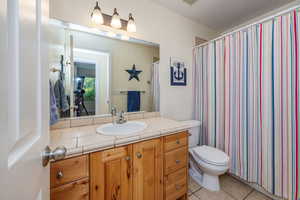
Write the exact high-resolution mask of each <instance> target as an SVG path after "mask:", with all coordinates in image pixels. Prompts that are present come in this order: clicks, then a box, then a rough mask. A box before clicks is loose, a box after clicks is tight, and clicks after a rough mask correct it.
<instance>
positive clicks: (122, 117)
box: [117, 110, 127, 124]
mask: <svg viewBox="0 0 300 200" xmlns="http://www.w3.org/2000/svg"><path fill="white" fill-rule="evenodd" d="M126 121H127V120H126V119H125V117H124V111H123V110H122V111H121V112H120V113H119V115H118V119H117V124H124V123H126Z"/></svg>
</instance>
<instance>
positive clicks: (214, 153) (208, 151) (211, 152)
mask: <svg viewBox="0 0 300 200" xmlns="http://www.w3.org/2000/svg"><path fill="white" fill-rule="evenodd" d="M193 154H194V155H195V156H196V157H198V159H201V160H203V161H205V162H207V163H209V164H214V165H226V164H228V162H229V156H228V155H227V154H226V153H224V152H223V151H220V150H218V149H216V148H213V147H210V146H206V145H203V146H199V147H195V148H193Z"/></svg>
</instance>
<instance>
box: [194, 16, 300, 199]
mask: <svg viewBox="0 0 300 200" xmlns="http://www.w3.org/2000/svg"><path fill="white" fill-rule="evenodd" d="M299 23H300V12H299V11H298V10H295V11H293V12H291V13H289V14H286V15H283V16H279V17H276V18H274V19H273V20H270V21H268V22H264V23H262V24H258V25H254V26H251V27H249V28H246V29H245V30H242V31H238V32H235V33H233V34H231V35H227V36H225V37H224V38H222V39H220V40H217V41H213V42H210V43H208V44H207V45H205V46H201V47H197V48H195V49H194V51H193V54H194V73H193V74H194V93H195V94H194V96H195V118H196V119H197V120H200V121H201V122H202V126H201V139H200V140H201V141H200V143H201V144H208V145H210V146H214V147H217V148H219V149H222V150H223V151H225V152H226V153H227V154H228V155H229V156H230V169H229V172H230V173H232V174H234V175H236V176H238V177H240V178H242V179H244V180H246V181H248V182H251V183H256V184H258V185H259V186H261V187H262V188H264V189H265V190H267V191H268V192H270V193H272V194H274V195H276V196H279V197H284V198H286V199H289V200H297V199H300V189H299V188H300V187H299V180H300V176H299V172H300V169H299V168H300V167H299V165H300V163H299V159H300V156H299V154H300V152H299V145H300V144H299V143H300V140H299V125H300V119H299V117H300V116H299V115H300V112H299V106H300V105H299V101H300V100H299V99H300V96H299V92H300V91H299V90H300V88H299V86H300V85H299V84H300V82H299V79H300V66H299V59H300V54H299V51H300V49H299V48H300V45H299V43H300V30H299V28H300V27H299Z"/></svg>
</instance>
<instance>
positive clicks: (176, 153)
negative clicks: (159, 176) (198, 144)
mask: <svg viewBox="0 0 300 200" xmlns="http://www.w3.org/2000/svg"><path fill="white" fill-rule="evenodd" d="M187 152H188V148H187V146H185V147H181V148H179V149H176V150H173V151H170V152H167V153H165V160H164V162H165V165H164V166H165V175H167V174H170V173H172V172H174V171H176V170H177V169H180V168H183V167H186V166H187V158H188V156H187V154H188V153H187Z"/></svg>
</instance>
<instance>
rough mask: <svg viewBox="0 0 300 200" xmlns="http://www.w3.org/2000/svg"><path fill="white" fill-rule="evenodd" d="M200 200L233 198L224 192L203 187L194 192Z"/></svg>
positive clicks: (226, 199) (229, 199)
mask: <svg viewBox="0 0 300 200" xmlns="http://www.w3.org/2000/svg"><path fill="white" fill-rule="evenodd" d="M194 195H195V196H197V197H198V198H199V199H200V200H234V199H233V198H232V197H231V196H229V195H228V194H227V193H226V192H224V191H222V190H220V191H218V192H212V191H209V190H207V189H205V188H202V189H201V190H199V191H197V192H195V193H194Z"/></svg>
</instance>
